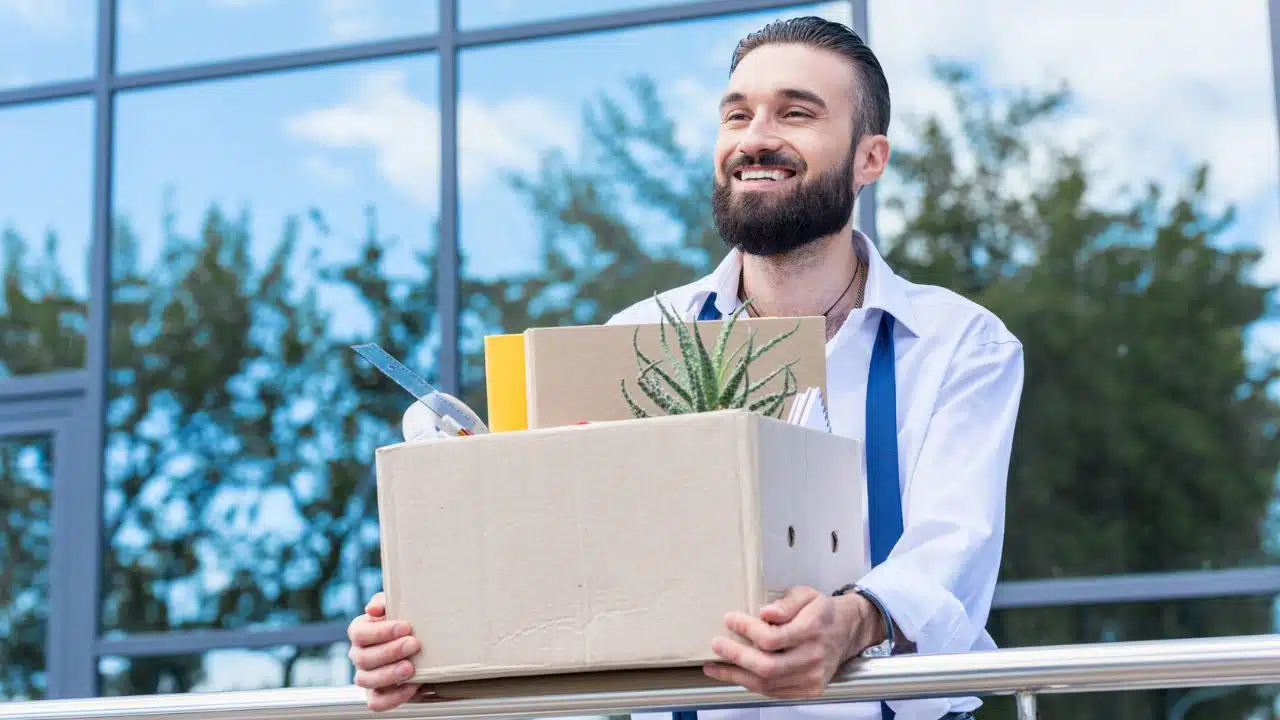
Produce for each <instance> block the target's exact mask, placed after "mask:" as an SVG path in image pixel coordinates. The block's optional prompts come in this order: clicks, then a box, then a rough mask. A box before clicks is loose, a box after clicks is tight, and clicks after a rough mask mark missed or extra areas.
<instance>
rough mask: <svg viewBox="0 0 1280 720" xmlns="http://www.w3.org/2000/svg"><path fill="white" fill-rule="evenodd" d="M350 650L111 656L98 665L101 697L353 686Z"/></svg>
mask: <svg viewBox="0 0 1280 720" xmlns="http://www.w3.org/2000/svg"><path fill="white" fill-rule="evenodd" d="M348 647H349V646H348V645H347V644H346V643H334V644H333V645H326V646H320V647H304V648H298V647H296V646H292V645H290V646H282V647H273V648H267V649H261V650H259V649H255V650H210V651H208V652H206V653H204V654H198V655H172V656H160V657H133V658H125V657H118V656H107V657H102V658H100V659H99V660H98V682H99V683H101V685H100V687H99V692H98V694H99V695H101V696H105V697H113V696H118V695H155V694H167V693H186V692H227V691H235V690H275V689H278V688H286V687H331V686H334V685H348V684H350V683H351V681H352V679H353V677H352V674H351V660H350V659H348V658H347V649H348Z"/></svg>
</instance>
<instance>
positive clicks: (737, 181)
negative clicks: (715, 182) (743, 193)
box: [733, 165, 796, 190]
mask: <svg viewBox="0 0 1280 720" xmlns="http://www.w3.org/2000/svg"><path fill="white" fill-rule="evenodd" d="M795 177H796V173H795V171H794V170H792V169H790V168H784V167H778V166H770V165H745V166H743V167H741V168H739V169H738V170H735V171H734V173H733V184H734V185H736V186H738V187H741V188H743V189H749V190H778V189H781V188H783V187H786V186H789V185H790V184H791V181H792V180H794V179H795Z"/></svg>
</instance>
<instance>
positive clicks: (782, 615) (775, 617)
mask: <svg viewBox="0 0 1280 720" xmlns="http://www.w3.org/2000/svg"><path fill="white" fill-rule="evenodd" d="M820 595H821V593H819V592H818V591H817V590H814V589H813V588H811V587H795V588H791V589H790V590H788V591H787V594H786V595H783V596H782V597H781V598H778V599H777V600H775V601H773V602H771V603H769V604H768V605H765V606H764V607H762V608H760V618H761V619H762V620H764V621H765V622H767V623H772V624H774V625H782V624H784V623H788V622H791V620H792V619H794V618H795V617H796V615H799V614H800V611H801V610H803V609H804V607H805V606H806V605H808V604H809V603H811V602H813V601H814V599H815V598H817V597H819V596H820Z"/></svg>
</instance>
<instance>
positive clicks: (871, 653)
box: [832, 583, 898, 658]
mask: <svg viewBox="0 0 1280 720" xmlns="http://www.w3.org/2000/svg"><path fill="white" fill-rule="evenodd" d="M851 592H854V593H857V594H859V595H861V596H862V597H864V598H866V599H867V600H870V601H871V604H872V605H875V606H876V609H877V610H879V611H880V617H881V618H883V619H884V638H885V639H884V640H883V641H881V642H879V643H876V644H875V645H872V646H871V647H868V648H866V649H865V650H863V651H862V652H860V653H858V655H859V657H868V658H871V657H888V656H890V655H892V654H893V651H894V650H895V649H896V648H897V646H898V638H897V635H896V634H895V633H894V631H893V620H892V619H891V618H890V617H889V611H888V610H887V609H885V606H884V603H883V602H881V601H880V598H878V597H876V594H875V593H873V592H871V591H870V590H868V589H866V588H864V587H862V586H861V585H858V584H857V583H851V584H849V585H845V586H843V587H841V588H840V589H838V590H836V591H835V592H834V593H832V595H833V596H836V597H839V596H840V595H848V594H849V593H851Z"/></svg>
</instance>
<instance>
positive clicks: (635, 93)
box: [458, 2, 849, 412]
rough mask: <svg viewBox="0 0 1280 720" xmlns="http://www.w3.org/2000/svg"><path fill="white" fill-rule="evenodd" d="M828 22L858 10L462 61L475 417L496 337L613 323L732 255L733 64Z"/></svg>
mask: <svg viewBox="0 0 1280 720" xmlns="http://www.w3.org/2000/svg"><path fill="white" fill-rule="evenodd" d="M814 12H816V13H820V14H823V15H826V16H828V17H831V18H834V19H840V20H844V21H848V19H849V18H848V14H849V4H848V3H847V2H832V3H826V4H822V5H813V6H804V7H800V8H797V9H795V10H792V11H789V12H783V11H775V12H761V13H752V14H744V15H736V16H731V17H727V18H717V19H711V20H701V21H696V22H685V23H678V24H670V25H665V26H657V27H647V28H642V29H637V30H625V31H618V32H609V33H600V34H594V35H587V36H580V37H573V38H571V39H563V40H554V41H541V42H531V43H522V44H516V45H507V46H501V47H495V48H483V49H477V50H468V51H466V52H465V53H464V54H463V55H462V58H461V60H460V68H459V75H460V87H461V89H462V98H461V101H460V105H459V121H458V128H459V148H458V160H459V164H460V167H459V170H460V181H461V189H460V199H461V204H460V213H461V215H460V225H459V227H460V245H461V247H460V251H461V253H462V255H463V258H462V259H463V262H464V263H465V264H464V266H463V278H462V292H463V297H462V306H463V308H462V318H461V323H462V328H461V335H462V337H461V341H462V343H463V347H462V349H463V354H464V357H463V389H464V398H463V399H464V400H466V401H467V402H468V403H469V404H470V405H471V406H472V407H473V408H475V409H476V410H477V411H479V412H483V411H484V409H485V404H486V401H485V399H484V388H483V376H482V373H483V344H482V343H483V335H484V334H486V333H495V332H520V331H523V330H524V329H526V328H528V327H531V326H535V325H542V326H546V325H564V324H574V323H594V322H603V321H604V320H606V319H608V317H609V316H610V315H612V314H613V313H615V312H617V311H618V310H620V309H622V308H623V307H625V306H627V305H629V304H631V303H633V302H637V301H639V300H643V299H644V298H646V297H650V296H651V295H652V293H653V292H654V291H655V290H660V289H665V288H668V287H676V286H678V285H680V284H683V283H685V282H688V281H690V280H692V279H693V278H695V277H697V276H698V275H700V274H702V273H705V272H707V271H709V270H710V269H711V267H713V265H714V264H715V263H716V262H718V261H719V260H720V259H721V258H722V257H723V255H724V253H725V251H726V250H727V248H726V247H725V245H724V244H723V243H722V242H721V241H720V239H719V236H718V235H717V233H716V231H715V226H714V223H713V221H712V218H711V199H710V198H711V182H712V180H711V170H712V161H711V148H712V145H713V143H714V141H715V131H716V127H717V125H718V123H717V104H718V103H719V100H720V93H721V90H722V88H723V84H724V82H725V81H726V79H727V72H726V68H727V67H728V60H729V56H730V54H731V53H732V52H733V49H734V47H735V46H736V45H737V42H738V40H739V39H740V38H741V37H742V36H743V35H745V34H747V33H749V32H751V31H752V30H755V29H758V28H759V27H761V26H763V25H764V24H765V23H767V22H769V21H771V20H774V19H777V18H779V17H785V16H788V15H800V14H809V13H814ZM548 77H554V78H556V81H555V82H554V83H548V82H546V78H548ZM531 88H536V90H531ZM610 103H612V104H613V105H610ZM610 107H617V108H618V111H619V114H618V116H617V117H614V116H613V115H611V114H610V112H611V111H610ZM584 112H585V113H586V114H585V115H584ZM615 122H616V125H615ZM631 163H635V164H636V165H635V167H636V168H640V169H638V170H633V169H632V168H631Z"/></svg>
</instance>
